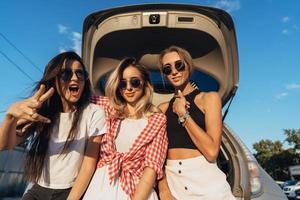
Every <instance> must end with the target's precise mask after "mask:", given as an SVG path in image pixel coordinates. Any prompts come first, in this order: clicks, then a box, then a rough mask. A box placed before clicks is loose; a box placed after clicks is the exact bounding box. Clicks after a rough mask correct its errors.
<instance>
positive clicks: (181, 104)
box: [173, 90, 190, 116]
mask: <svg viewBox="0 0 300 200" xmlns="http://www.w3.org/2000/svg"><path fill="white" fill-rule="evenodd" d="M189 107H190V103H189V102H188V101H187V100H186V99H185V97H184V96H183V94H182V92H181V91H180V90H178V96H177V97H176V99H175V101H174V103H173V112H174V113H176V114H177V115H178V116H183V115H184V114H185V113H186V111H187V109H188V108H189Z"/></svg>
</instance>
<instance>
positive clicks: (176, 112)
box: [159, 46, 234, 200]
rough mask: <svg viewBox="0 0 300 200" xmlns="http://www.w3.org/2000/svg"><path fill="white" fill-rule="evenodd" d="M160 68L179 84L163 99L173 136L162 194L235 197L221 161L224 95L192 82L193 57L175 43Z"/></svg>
mask: <svg viewBox="0 0 300 200" xmlns="http://www.w3.org/2000/svg"><path fill="white" fill-rule="evenodd" d="M159 61H160V69H161V72H162V74H163V75H164V78H165V79H167V80H168V81H169V82H170V83H171V84H172V85H173V87H174V88H175V94H174V97H173V98H172V99H171V100H170V102H166V103H163V104H161V105H160V108H161V110H162V111H163V112H164V113H165V114H166V116H167V135H168V140H169V145H168V157H167V161H166V166H165V174H166V176H165V178H164V179H163V180H162V181H160V183H159V193H160V197H161V200H166V199H168V200H169V199H188V200H202V199H203V200H215V199H218V200H221V199H222V200H223V199H224V200H225V199H226V200H233V199H234V197H233V195H232V193H231V189H230V186H229V184H228V183H227V182H226V176H225V174H224V173H223V172H222V171H221V170H220V169H219V168H218V167H217V165H216V158H217V156H218V153H219V150H220V144H221V133H222V120H221V118H222V117H221V108H222V107H221V99H220V96H219V94H218V93H217V92H202V91H200V90H198V89H195V87H193V86H192V85H191V83H190V80H189V78H190V76H191V74H192V66H193V65H192V58H191V56H190V54H189V53H188V52H187V51H186V50H184V49H182V48H180V47H177V46H171V47H169V48H167V49H165V50H164V51H163V52H162V53H161V54H160V59H159Z"/></svg>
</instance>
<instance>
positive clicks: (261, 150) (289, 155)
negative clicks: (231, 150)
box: [253, 129, 300, 180]
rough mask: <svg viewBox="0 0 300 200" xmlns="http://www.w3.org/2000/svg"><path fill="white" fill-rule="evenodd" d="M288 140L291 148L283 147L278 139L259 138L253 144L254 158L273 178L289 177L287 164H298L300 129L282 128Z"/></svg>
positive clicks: (299, 159) (285, 178)
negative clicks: (259, 139)
mask: <svg viewBox="0 0 300 200" xmlns="http://www.w3.org/2000/svg"><path fill="white" fill-rule="evenodd" d="M284 134H285V135H286V136H287V138H286V139H285V140H284V142H285V141H286V142H288V144H289V145H291V146H292V147H293V148H288V149H283V143H282V142H280V141H278V140H277V141H275V142H273V141H271V140H261V141H259V142H257V143H254V144H253V148H254V149H255V151H256V153H255V154H254V156H255V158H256V159H257V161H258V162H259V164H260V165H261V166H262V168H264V169H265V170H266V172H267V173H268V174H270V176H271V177H273V179H275V180H287V179H289V177H290V176H289V171H288V168H289V166H292V165H298V164H300V154H299V150H300V129H284Z"/></svg>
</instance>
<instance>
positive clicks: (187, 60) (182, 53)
mask: <svg viewBox="0 0 300 200" xmlns="http://www.w3.org/2000/svg"><path fill="white" fill-rule="evenodd" d="M171 52H176V53H178V55H179V57H180V58H181V59H182V60H184V62H185V63H186V64H187V67H188V69H189V76H191V74H192V72H193V58H192V56H191V54H190V53H189V52H188V51H187V50H185V49H183V48H181V47H178V46H175V45H172V46H170V47H168V48H166V49H164V50H163V51H162V52H161V53H160V55H159V60H158V61H159V68H160V70H162V67H163V63H162V59H163V57H164V56H165V55H166V54H167V53H171Z"/></svg>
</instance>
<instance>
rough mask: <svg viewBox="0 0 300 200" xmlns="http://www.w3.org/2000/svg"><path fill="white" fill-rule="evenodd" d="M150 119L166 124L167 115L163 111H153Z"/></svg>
mask: <svg viewBox="0 0 300 200" xmlns="http://www.w3.org/2000/svg"><path fill="white" fill-rule="evenodd" d="M149 121H150V122H153V123H157V124H160V123H162V124H164V123H166V121H167V118H166V115H165V114H163V113H153V114H152V115H151V116H150V117H149Z"/></svg>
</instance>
